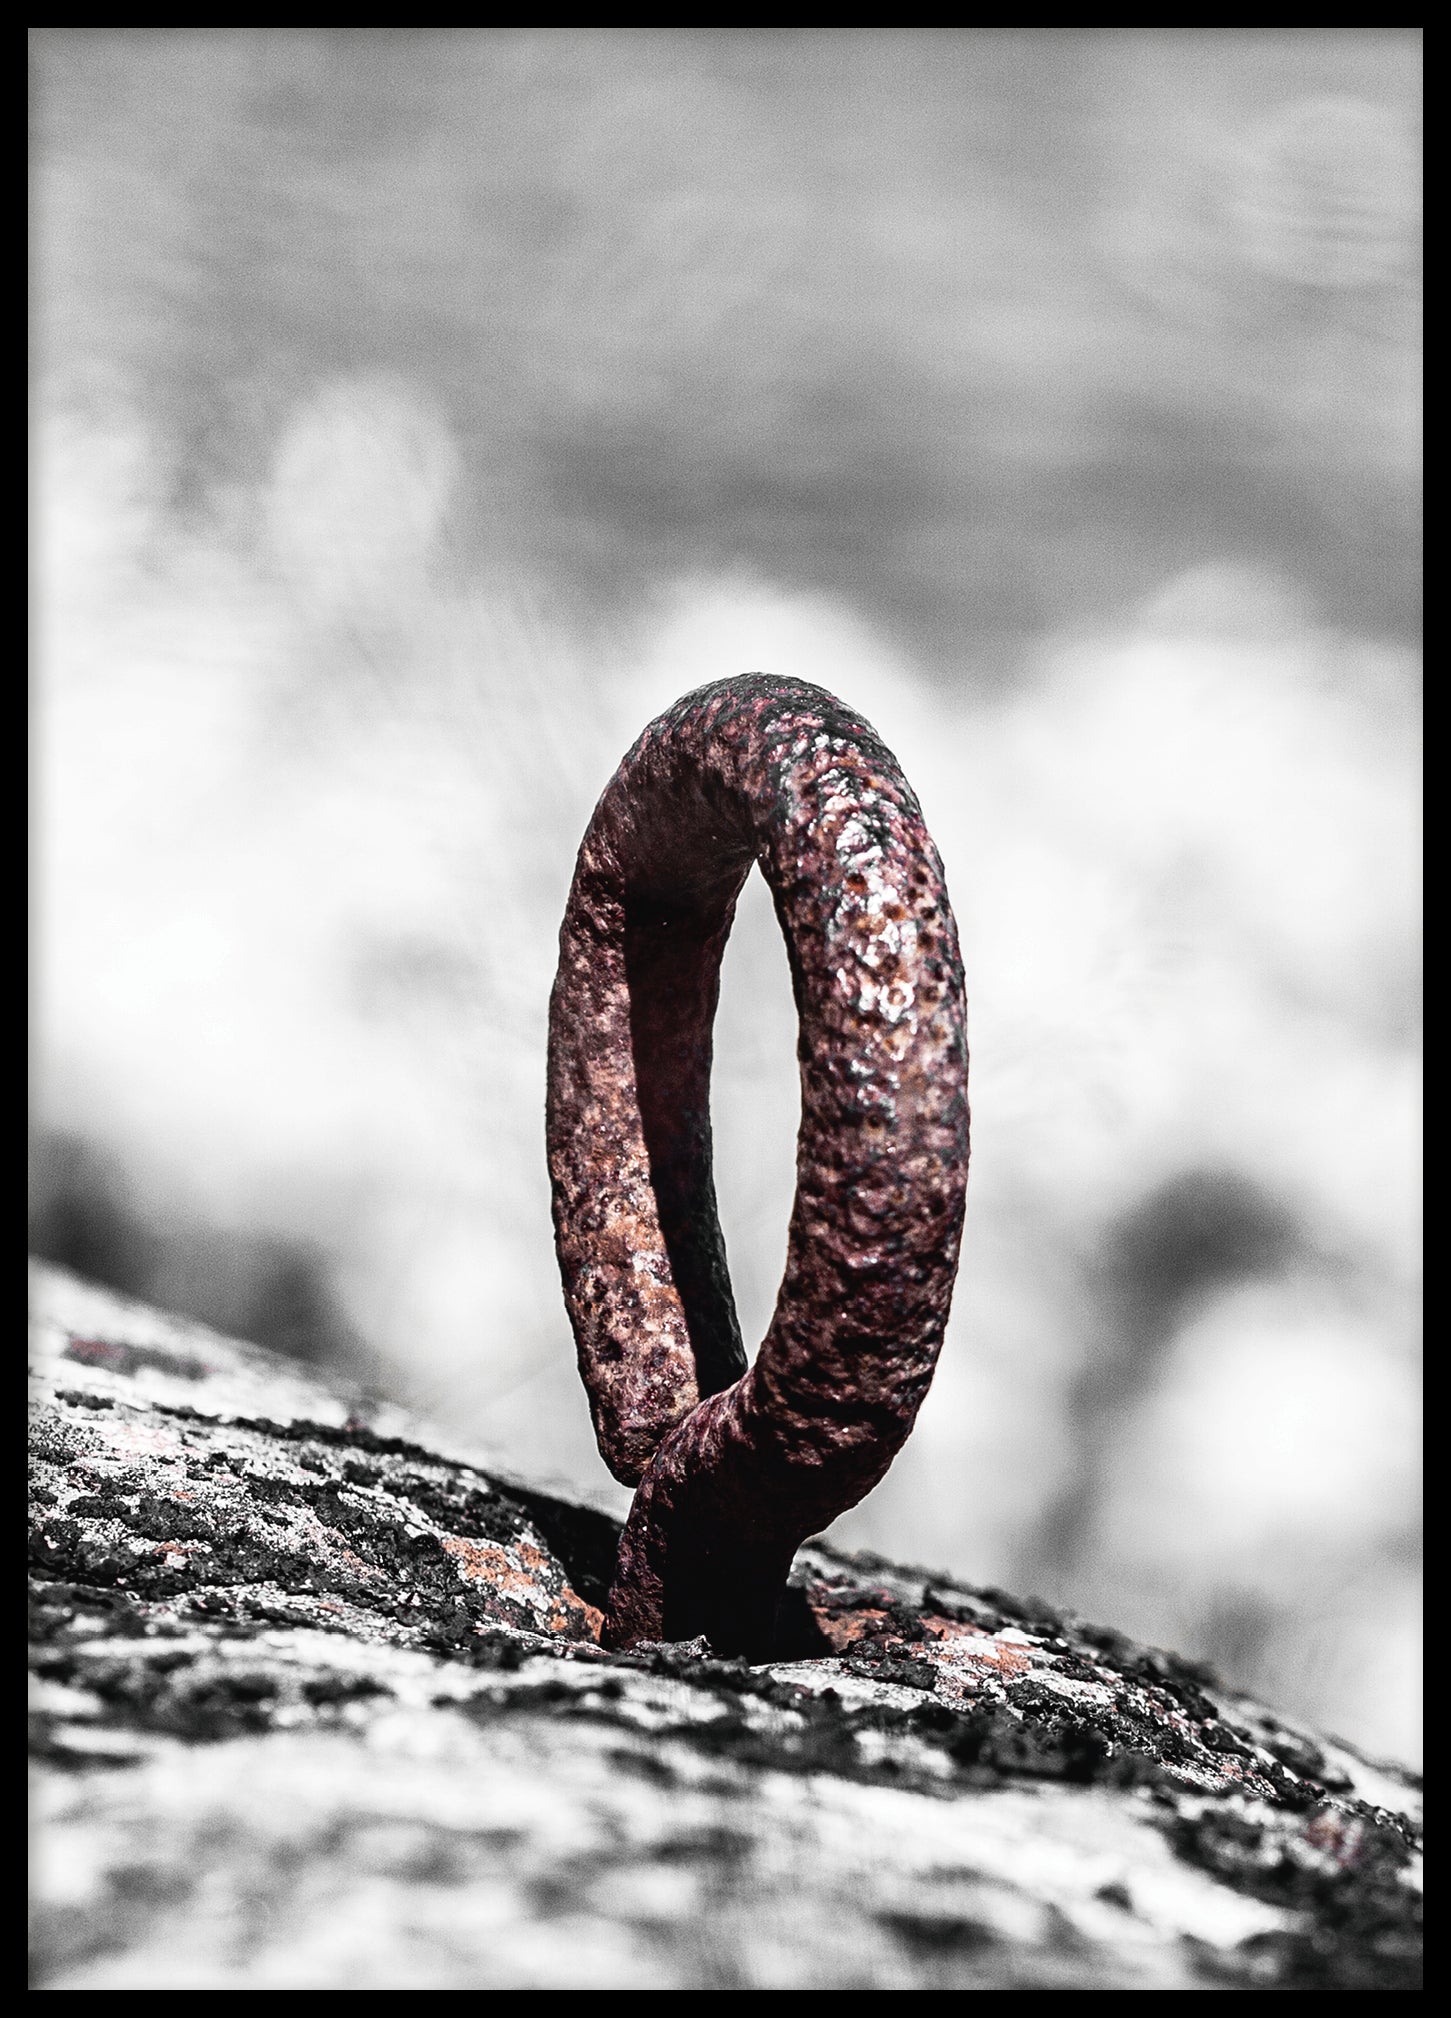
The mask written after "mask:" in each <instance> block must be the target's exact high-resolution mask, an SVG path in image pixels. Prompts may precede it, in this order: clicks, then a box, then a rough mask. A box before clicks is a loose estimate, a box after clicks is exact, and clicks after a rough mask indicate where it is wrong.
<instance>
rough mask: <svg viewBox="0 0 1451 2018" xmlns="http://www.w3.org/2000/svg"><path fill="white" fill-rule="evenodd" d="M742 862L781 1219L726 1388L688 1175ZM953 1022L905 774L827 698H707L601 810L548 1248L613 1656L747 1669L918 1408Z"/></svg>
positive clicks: (963, 1162) (725, 1279) (698, 1183)
mask: <svg viewBox="0 0 1451 2018" xmlns="http://www.w3.org/2000/svg"><path fill="white" fill-rule="evenodd" d="M753 862H759V864H760V867H761V870H762V873H763V874H764V876H765V878H766V882H767V884H768V885H769V887H770V890H771V894H772V897H773V899H774V901H775V906H776V915H777V917H778V918H779V920H780V922H781V928H782V931H783V933H784V935H785V939H786V948H787V953H788V957H789V960H790V966H791V979H792V985H793V988H794V991H795V996H796V1006H797V1012H798V1015H799V1018H800V1039H799V1044H798V1055H799V1058H800V1064H801V1130H800V1135H799V1138H798V1144H797V1183H796V1202H795V1206H794V1209H793V1212H792V1215H791V1228H790V1239H789V1246H788V1251H787V1260H786V1272H785V1276H784V1279H783V1281H782V1284H781V1290H780V1295H779V1297H778V1299H777V1303H776V1310H775V1315H774V1316H773V1318H772V1321H771V1326H770V1329H769V1331H768V1332H767V1334H766V1337H765V1340H764V1342H763V1343H762V1345H761V1348H760V1351H759V1353H758V1355H757V1357H756V1361H755V1364H754V1365H753V1366H752V1367H751V1368H750V1369H749V1371H748V1370H747V1367H746V1360H745V1354H744V1352H743V1350H742V1346H741V1337H740V1327H739V1324H738V1322H737V1319H736V1312H735V1305H734V1301H733V1299H732V1295H731V1286H730V1276H729V1273H728V1270H727V1267H726V1257H725V1248H724V1244H723V1242H722V1239H721V1232H720V1225H719V1221H718V1218H717V1215H716V1205H715V1191H714V1185H713V1180H712V1175H711V1134H710V1062H711V1025H712V1021H713V1019H714V1015H715V1007H716V999H717V995H718V992H719V983H720V963H721V956H722V953H723V952H724V949H725V942H726V937H727V934H728V933H729V931H730V926H731V921H732V918H733V916H734V912H735V905H736V899H737V897H738V895H739V893H740V890H741V886H742V884H743V883H744V881H745V878H746V876H747V875H748V874H749V872H750V868H751V864H752V863H753ZM965 1026H966V1010H965V1003H964V998H963V984H962V963H961V958H960V955H959V952H958V944H957V930H956V926H955V924H954V921H953V917H952V910H951V907H950V905H949V903H948V899H947V892H946V888H945V886H944V882H943V876H942V865H941V862H940V861H939V859H938V855H937V850H936V848H935V847H934V846H933V843H932V839H931V837H930V835H929V834H928V832H927V829H926V827H925V825H924V823H923V819H922V813H921V809H920V808H919V806H918V804H917V800H916V797H915V795H914V794H913V792H912V789H911V787H910V786H909V785H908V783H907V781H906V779H905V778H904V777H903V776H902V773H901V770H900V768H899V767H898V765H897V762H896V759H895V758H894V757H893V756H892V754H891V752H890V751H889V750H887V749H886V747H885V746H884V745H883V744H882V743H881V741H880V740H879V739H878V737H877V736H876V734H875V733H874V731H873V730H872V729H871V728H870V727H868V725H867V724H866V723H865V722H864V721H862V719H861V718H860V716H858V715H856V714H854V713H853V712H852V711H851V710H850V709H848V708H846V707H845V706H843V704H842V703H841V702H840V701H838V700H836V699H834V698H833V696H832V695H830V694H828V693H826V692H824V691H823V690H822V689H821V688H819V687H812V686H807V685H805V684H804V683H802V682H800V681H796V680H775V679H768V678H766V677H765V676H763V675H761V674H759V673H753V674H750V675H748V676H746V677H744V678H742V679H737V680H725V681H720V682H718V683H717V684H716V685H714V686H709V687H702V688H700V689H699V690H698V691H697V692H695V693H692V694H687V695H686V696H685V697H684V699H682V700H680V701H677V702H676V704H675V706H674V707H673V708H670V709H668V710H667V711H666V713H665V714H663V715H661V716H660V717H659V718H658V719H657V720H656V721H654V722H652V723H651V724H650V726H649V727H648V728H647V729H646V730H645V732H644V734H643V735H642V736H641V737H640V740H639V741H638V742H637V743H636V745H635V747H634V748H633V749H632V750H631V751H630V753H629V755H628V756H627V757H626V758H625V760H624V762H623V763H622V764H621V766H620V768H619V770H618V771H617V772H616V774H615V776H614V778H613V779H612V780H611V782H610V784H609V786H608V787H607V789H606V791H605V793H604V796H603V798H602V799H601V800H600V802H599V805H598V806H597V807H596V809H595V814H594V818H593V819H592V820H591V822H590V825H589V830H588V832H587V833H586V835H585V837H584V842H583V844H582V846H581V848H580V852H579V861H578V864H577V867H576V870H575V877H574V884H573V888H572V889H571V891H570V897H569V904H568V907H567V909H566V912H565V917H564V924H563V927H562V929H561V932H560V960H559V972H558V976H557V979H556V981H555V985H554V993H553V997H552V1000H551V1003H550V1024H549V1098H548V1137H549V1167H550V1176H551V1180H552V1184H553V1197H554V1226H555V1238H556V1243H557V1246H558V1251H559V1261H560V1269H561V1273H562V1275H563V1279H564V1292H565V1301H566V1303H567V1305H568V1308H569V1315H570V1319H571V1322H572V1324H573V1326H574V1333H575V1340H576V1344H577V1346H578V1352H579V1366H580V1372H581V1374H582V1376H583V1379H584V1382H585V1386H586V1387H587V1389H588V1390H589V1397H590V1406H591V1409H592V1411H593V1415H594V1424H595V1432H596V1435H597V1437H598V1439H599V1445H600V1450H601V1452H602V1454H603V1456H604V1458H605V1461H606V1463H607V1464H608V1465H609V1467H610V1469H611V1471H612V1472H613V1473H614V1474H615V1476H616V1478H618V1479H621V1480H623V1481H624V1482H625V1483H627V1484H636V1483H637V1482H638V1484H639V1491H638V1492H637V1494H636V1499H635V1505H634V1509H633V1511H632V1513H631V1516H630V1521H629V1523H628V1525H627V1527H626V1530H625V1535H624V1538H623V1541H622V1544H621V1554H620V1565H619V1570H618V1573H617V1577H616V1583H615V1588H614V1590H613V1592H612V1594H611V1600H610V1607H609V1611H608V1613H607V1617H606V1639H607V1641H608V1642H609V1643H611V1644H614V1645H617V1646H622V1645H629V1644H632V1643H633V1642H634V1641H635V1640H637V1639H657V1640H658V1639H685V1638H690V1637H692V1636H693V1635H694V1634H696V1633H699V1632H704V1633H705V1634H706V1636H707V1638H709V1639H710V1641H711V1643H712V1645H713V1646H715V1647H716V1648H717V1650H718V1651H723V1652H725V1651H731V1652H736V1651H752V1650H759V1649H764V1648H765V1647H766V1646H767V1644H768V1642H769V1639H770V1633H771V1629H772V1621H773V1619H774V1614H775V1608H776V1604H777V1602H778V1600H779V1597H780V1594H781V1590H782V1588H783V1586H784V1583H785V1578H786V1572H787V1570H788V1569H789V1567H790V1563H791V1558H792V1555H793V1554H794V1552H795V1549H796V1548H797V1546H798V1545H799V1543H800V1542H801V1541H803V1540H804V1539H805V1537H806V1536H807V1535H808V1534H811V1533H814V1532H816V1531H817V1530H819V1529H820V1528H822V1527H824V1526H826V1525H827V1524H828V1522H829V1521H831V1520H832V1519H834V1518H835V1517H836V1515H838V1514H839V1513H841V1512H843V1511H844V1510H845V1509H846V1508H847V1507H849V1506H853V1505H855V1503H856V1502H857V1501H858V1500H859V1499H861V1498H862V1497H863V1495H864V1494H866V1493H867V1492H869V1491H870V1490H871V1488H872V1487H873V1486H874V1485H875V1484H876V1483H877V1481H878V1480H879V1479H880V1478H881V1477H882V1475H883V1474H884V1473H885V1471H886V1470H887V1467H888V1466H889V1464H890V1463H891V1461H892V1458H893V1457H894V1456H895V1454H896V1452H897V1451H898V1450H899V1449H900V1448H901V1445H902V1443H903V1442H904V1441H905V1439H906V1437H907V1434H908V1432H909V1431H910V1429H911V1427H912V1423H913V1420H914V1419H915V1416H916V1413H917V1409H918V1407H919V1405H920V1404H921V1401H922V1397H923V1395H924V1394H925V1393H926V1391H927V1386H928V1383H929V1381H930V1380H931V1377H932V1371H933V1367H934V1365H935V1363H936V1359H937V1354H938V1350H939V1348H940V1346H941V1342H942V1334H943V1329H944V1326H945V1325H946V1322H947V1313H948V1307H949V1303H950V1300H951V1295H952V1284H953V1278H954V1276H955V1274H956V1270H957V1255H958V1244H959V1240H960V1237H961V1231H962V1215H963V1200H964V1190H965V1186H966V1180H967V1155H968V1110H967V1043H966V1027H965Z"/></svg>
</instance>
